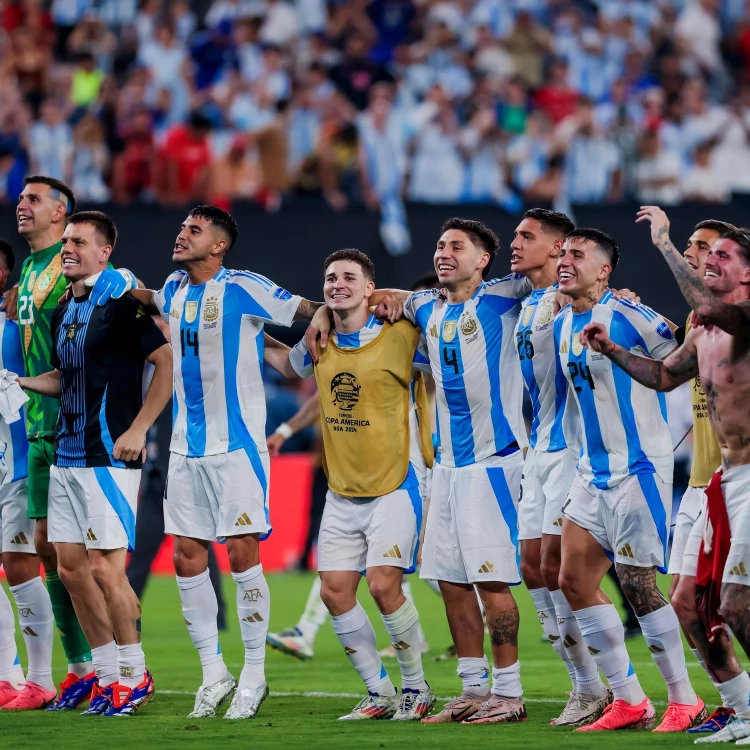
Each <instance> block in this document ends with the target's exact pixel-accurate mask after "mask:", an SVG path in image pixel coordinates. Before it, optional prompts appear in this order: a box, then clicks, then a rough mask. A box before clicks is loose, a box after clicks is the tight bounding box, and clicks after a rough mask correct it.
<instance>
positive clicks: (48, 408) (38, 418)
mask: <svg viewBox="0 0 750 750" xmlns="http://www.w3.org/2000/svg"><path fill="white" fill-rule="evenodd" d="M61 248H62V243H61V242H58V243H57V244H55V245H52V247H48V248H46V249H45V250H39V251H38V252H36V253H32V254H31V255H30V256H29V257H28V258H26V260H25V261H24V262H23V266H22V267H21V279H20V281H19V282H18V324H19V326H20V327H21V341H22V342H23V360H24V366H25V367H26V375H28V376H29V377H33V376H34V375H42V374H43V373H45V372H49V371H50V370H51V369H52V365H51V364H50V361H51V360H50V358H51V354H52V331H51V324H52V313H53V312H54V310H55V308H56V307H57V303H58V300H59V299H60V297H62V295H63V294H65V289H66V288H67V286H68V282H67V280H66V279H65V277H64V276H63V274H62V259H61V257H60V249H61ZM28 396H29V402H28V403H27V404H26V407H25V408H26V431H27V433H28V436H29V440H35V439H37V438H43V437H46V438H51V437H54V436H55V433H56V430H55V424H56V423H57V414H58V412H59V410H60V401H59V399H56V398H51V397H49V396H40V395H39V394H37V393H29V394H28Z"/></svg>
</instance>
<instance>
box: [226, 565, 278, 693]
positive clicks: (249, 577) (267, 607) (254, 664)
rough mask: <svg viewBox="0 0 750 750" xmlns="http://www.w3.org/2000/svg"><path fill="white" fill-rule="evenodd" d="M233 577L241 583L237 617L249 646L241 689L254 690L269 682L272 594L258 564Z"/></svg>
mask: <svg viewBox="0 0 750 750" xmlns="http://www.w3.org/2000/svg"><path fill="white" fill-rule="evenodd" d="M232 578H234V580H235V582H236V583H237V616H238V617H239V618H240V632H241V633H242V643H243V644H244V645H245V666H244V667H243V668H242V674H241V675H240V681H239V687H240V688H249V689H251V690H252V689H255V688H259V687H261V685H263V683H264V682H265V681H266V674H265V664H266V636H267V635H268V620H269V617H270V616H271V592H270V591H269V590H268V583H267V582H266V577H265V576H264V575H263V566H262V565H256V566H254V567H252V568H250V569H249V570H246V571H245V572H244V573H232Z"/></svg>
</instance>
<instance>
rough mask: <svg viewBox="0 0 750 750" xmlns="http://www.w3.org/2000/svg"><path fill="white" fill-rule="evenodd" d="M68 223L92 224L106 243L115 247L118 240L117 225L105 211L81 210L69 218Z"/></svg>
mask: <svg viewBox="0 0 750 750" xmlns="http://www.w3.org/2000/svg"><path fill="white" fill-rule="evenodd" d="M68 224H91V225H92V226H93V227H94V229H96V232H97V234H99V236H100V237H102V239H104V241H105V242H106V244H107V245H111V246H112V248H113V249H114V247H115V243H116V242H117V227H116V226H115V223H114V221H112V219H110V218H109V216H107V214H105V213H104V212H103V211H79V212H78V213H77V214H73V215H72V216H71V217H69V218H68Z"/></svg>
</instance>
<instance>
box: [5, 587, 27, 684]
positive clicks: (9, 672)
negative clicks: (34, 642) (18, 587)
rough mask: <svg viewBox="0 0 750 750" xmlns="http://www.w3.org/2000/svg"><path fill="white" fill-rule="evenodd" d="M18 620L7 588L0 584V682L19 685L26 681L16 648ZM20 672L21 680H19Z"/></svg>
mask: <svg viewBox="0 0 750 750" xmlns="http://www.w3.org/2000/svg"><path fill="white" fill-rule="evenodd" d="M15 635H16V620H15V618H14V617H13V608H12V607H11V606H10V600H9V599H8V596H7V594H6V593H5V589H4V588H3V587H2V586H0V682H9V683H10V684H11V685H13V687H18V686H19V684H22V683H23V682H24V676H23V669H21V664H20V663H19V661H18V651H17V650H16V639H15ZM19 673H20V680H19Z"/></svg>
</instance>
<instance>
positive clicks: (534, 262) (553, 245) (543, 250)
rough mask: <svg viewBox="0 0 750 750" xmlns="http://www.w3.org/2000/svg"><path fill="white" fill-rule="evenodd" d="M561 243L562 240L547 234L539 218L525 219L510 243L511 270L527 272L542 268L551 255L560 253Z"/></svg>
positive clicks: (554, 255)
mask: <svg viewBox="0 0 750 750" xmlns="http://www.w3.org/2000/svg"><path fill="white" fill-rule="evenodd" d="M559 245H560V240H559V239H556V238H555V237H554V235H551V234H546V233H545V232H544V231H543V230H542V223H541V222H540V221H539V220H538V219H530V218H526V219H523V220H522V221H521V223H520V224H519V225H518V226H517V227H516V232H515V237H514V239H513V242H511V243H510V249H511V255H510V270H511V271H513V273H521V274H526V273H529V272H530V271H536V270H537V269H539V268H542V267H543V266H544V265H545V263H546V262H547V261H548V260H549V259H550V257H556V256H558V255H559V253H560V250H559Z"/></svg>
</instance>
